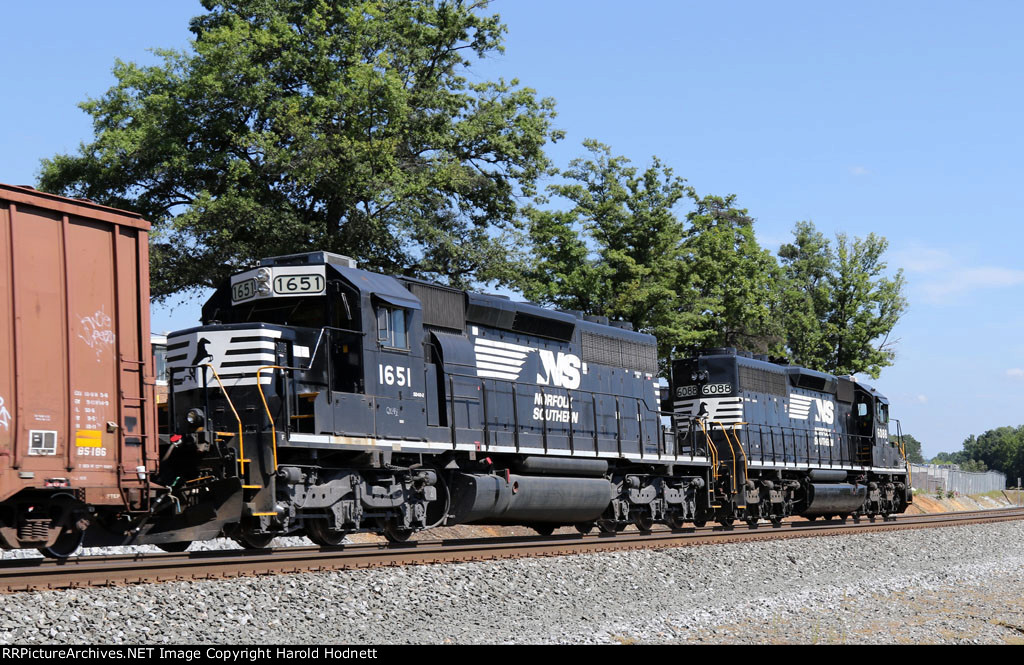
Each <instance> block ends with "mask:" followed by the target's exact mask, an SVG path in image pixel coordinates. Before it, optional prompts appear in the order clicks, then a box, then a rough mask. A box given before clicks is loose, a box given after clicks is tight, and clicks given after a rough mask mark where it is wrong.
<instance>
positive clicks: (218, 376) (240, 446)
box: [200, 363, 245, 478]
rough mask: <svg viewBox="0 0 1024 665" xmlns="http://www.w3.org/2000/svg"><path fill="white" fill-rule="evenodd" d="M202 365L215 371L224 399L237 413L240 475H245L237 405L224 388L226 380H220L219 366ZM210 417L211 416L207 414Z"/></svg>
mask: <svg viewBox="0 0 1024 665" xmlns="http://www.w3.org/2000/svg"><path fill="white" fill-rule="evenodd" d="M200 367H209V368H210V371H212V372H213V378H215V379H217V385H218V386H220V391H221V392H222V393H224V399H226V400H227V402H228V406H230V407H231V413H233V414H235V420H237V421H238V475H239V477H241V478H244V477H245V443H244V441H243V440H242V419H241V418H239V417H238V410H237V409H235V405H234V404H233V403H232V402H231V397H230V396H229V395H228V391H227V390H226V389H225V388H224V382H223V381H221V380H220V375H219V374H217V368H216V367H214V366H213V365H211V364H210V363H203V364H202V365H200ZM207 417H209V416H207Z"/></svg>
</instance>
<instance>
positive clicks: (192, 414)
mask: <svg viewBox="0 0 1024 665" xmlns="http://www.w3.org/2000/svg"><path fill="white" fill-rule="evenodd" d="M185 420H186V421H188V424H189V425H191V426H192V427H202V425H203V423H205V422H206V414H204V413H203V410H202V409H189V410H188V413H186V414H185Z"/></svg>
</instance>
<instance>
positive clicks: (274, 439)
mask: <svg viewBox="0 0 1024 665" xmlns="http://www.w3.org/2000/svg"><path fill="white" fill-rule="evenodd" d="M265 369H288V368H287V367H282V366H281V365H264V366H263V367H260V368H259V369H258V370H256V389H257V390H259V391H260V399H261V400H263V408H264V409H266V410H267V418H268V419H269V420H270V436H271V437H272V443H273V448H272V450H273V451H274V472H275V473H276V472H277V427H276V426H275V425H274V415H273V414H272V413H270V405H269V404H267V396H266V395H264V394H263V384H262V383H261V382H260V373H261V372H262V371H263V370H265Z"/></svg>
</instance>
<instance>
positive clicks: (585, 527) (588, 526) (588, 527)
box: [574, 522, 594, 536]
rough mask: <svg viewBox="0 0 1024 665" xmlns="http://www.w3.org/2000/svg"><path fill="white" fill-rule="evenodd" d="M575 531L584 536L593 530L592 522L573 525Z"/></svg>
mask: <svg viewBox="0 0 1024 665" xmlns="http://www.w3.org/2000/svg"><path fill="white" fill-rule="evenodd" d="M574 526H575V527H576V530H577V531H579V532H580V533H582V534H583V535H584V536H585V535H587V534H588V533H590V532H591V531H593V530H594V523H593V522H578V523H577V524H575V525H574Z"/></svg>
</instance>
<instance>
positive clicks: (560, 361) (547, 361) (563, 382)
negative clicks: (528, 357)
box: [537, 349, 581, 390]
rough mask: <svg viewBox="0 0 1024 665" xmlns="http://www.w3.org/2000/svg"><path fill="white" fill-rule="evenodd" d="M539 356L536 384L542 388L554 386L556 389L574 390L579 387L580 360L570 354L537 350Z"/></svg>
mask: <svg viewBox="0 0 1024 665" xmlns="http://www.w3.org/2000/svg"><path fill="white" fill-rule="evenodd" d="M538 353H539V354H540V372H538V373H537V383H539V384H540V385H542V386H551V385H553V386H555V387H556V388H568V389H569V390H576V389H577V388H579V387H580V366H581V363H580V359H579V357H577V356H574V355H572V354H571V353H562V352H561V351H559V352H558V355H557V356H556V355H555V352H554V351H547V350H545V349H540V350H538Z"/></svg>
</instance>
